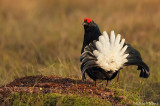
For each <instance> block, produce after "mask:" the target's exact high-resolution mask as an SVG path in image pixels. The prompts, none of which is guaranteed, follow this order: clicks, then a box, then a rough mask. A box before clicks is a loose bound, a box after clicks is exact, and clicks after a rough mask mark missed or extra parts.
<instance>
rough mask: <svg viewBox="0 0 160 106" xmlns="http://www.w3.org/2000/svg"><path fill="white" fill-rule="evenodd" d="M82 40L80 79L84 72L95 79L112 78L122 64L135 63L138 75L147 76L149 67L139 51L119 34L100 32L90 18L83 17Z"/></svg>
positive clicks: (83, 76)
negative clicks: (138, 71)
mask: <svg viewBox="0 0 160 106" xmlns="http://www.w3.org/2000/svg"><path fill="white" fill-rule="evenodd" d="M83 25H84V30H85V32H84V40H83V46H82V50H81V56H80V61H81V72H82V80H85V79H86V78H85V73H87V75H88V76H89V77H90V78H91V79H93V80H94V81H95V86H96V80H107V84H108V81H109V80H112V79H113V78H115V77H116V76H117V74H118V73H119V71H120V70H121V69H122V68H123V67H124V66H130V65H136V66H138V68H137V70H140V75H139V76H140V77H143V78H148V77H149V75H150V73H149V67H148V66H147V64H145V63H144V62H143V60H142V58H141V55H140V53H139V52H138V51H137V50H136V49H134V48H133V47H132V46H131V45H129V44H126V43H125V39H121V35H120V34H118V35H117V36H115V33H114V31H111V35H110V37H109V36H108V34H107V32H106V31H104V32H103V33H101V32H100V30H99V27H98V25H97V24H96V23H95V22H94V21H93V20H92V19H90V18H85V19H84V23H83Z"/></svg>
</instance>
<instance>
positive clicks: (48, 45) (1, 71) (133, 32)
mask: <svg viewBox="0 0 160 106" xmlns="http://www.w3.org/2000/svg"><path fill="white" fill-rule="evenodd" d="M15 2H17V4H16V3H12V1H11V0H1V1H0V60H1V61H0V85H5V84H7V83H9V82H11V81H12V80H14V79H15V78H19V77H23V76H29V75H40V74H43V75H58V76H62V77H72V78H81V72H80V68H79V67H80V62H79V57H80V51H81V46H82V40H83V34H84V31H83V26H82V22H83V19H84V18H86V17H90V18H93V20H94V21H95V22H96V23H97V24H98V25H99V27H100V29H101V30H102V31H103V30H107V31H111V30H115V32H116V33H120V34H121V35H122V36H123V37H125V38H126V42H127V43H130V44H131V45H132V46H133V47H135V48H136V49H137V50H139V51H140V53H141V55H142V58H143V60H144V61H145V62H146V63H147V64H148V65H149V67H150V71H151V75H150V77H149V78H148V79H141V78H139V77H138V76H139V71H136V68H137V67H128V68H125V69H123V70H122V71H121V73H120V83H119V84H118V88H122V89H124V90H126V91H131V92H132V91H137V92H138V93H139V95H140V96H141V97H142V99H144V100H145V101H153V102H155V103H157V102H159V101H160V99H159V98H160V92H159V86H160V71H159V70H160V66H159V64H160V40H159V39H160V36H159V35H160V30H159V29H160V24H159V19H160V7H159V4H160V1H159V0H152V1H151V0H141V1H139V0H121V1H116V2H115V1H113V0H107V1H98V0H96V1H94V2H93V1H91V0H89V1H81V0H79V1H74V0H69V1H64V0H54V1H51V0H45V1H44V0H39V1H36V0H35V1H31V0H23V1H21V0H16V1H15ZM88 4H89V5H88ZM109 86H110V87H113V88H115V84H114V81H112V82H111V83H110V85H109Z"/></svg>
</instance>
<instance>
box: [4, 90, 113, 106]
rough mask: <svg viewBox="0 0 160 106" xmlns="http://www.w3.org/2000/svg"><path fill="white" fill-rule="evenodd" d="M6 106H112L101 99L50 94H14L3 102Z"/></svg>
mask: <svg viewBox="0 0 160 106" xmlns="http://www.w3.org/2000/svg"><path fill="white" fill-rule="evenodd" d="M2 104H4V105H14V106H26V105H36V106H43V105H45V106H56V105H60V106H110V105H111V103H110V102H109V101H105V100H102V99H99V98H98V97H91V96H79V95H61V94H56V93H48V94H36V93H33V94H24V93H23V94H22V93H13V94H10V95H9V96H7V97H5V98H4V99H3V100H2Z"/></svg>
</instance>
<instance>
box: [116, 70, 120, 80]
mask: <svg viewBox="0 0 160 106" xmlns="http://www.w3.org/2000/svg"><path fill="white" fill-rule="evenodd" d="M119 73H120V70H119V71H118V76H117V82H118V81H119Z"/></svg>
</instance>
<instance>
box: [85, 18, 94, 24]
mask: <svg viewBox="0 0 160 106" xmlns="http://www.w3.org/2000/svg"><path fill="white" fill-rule="evenodd" d="M84 21H87V23H89V22H92V19H91V18H85V19H84Z"/></svg>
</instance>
